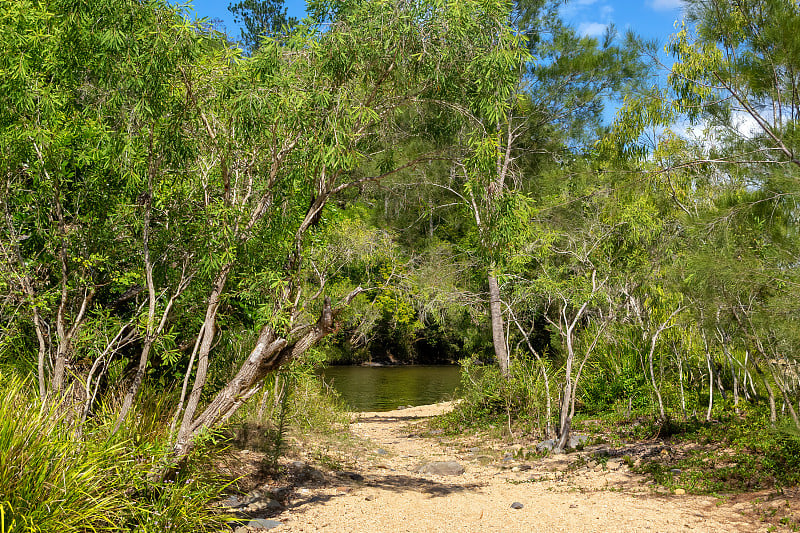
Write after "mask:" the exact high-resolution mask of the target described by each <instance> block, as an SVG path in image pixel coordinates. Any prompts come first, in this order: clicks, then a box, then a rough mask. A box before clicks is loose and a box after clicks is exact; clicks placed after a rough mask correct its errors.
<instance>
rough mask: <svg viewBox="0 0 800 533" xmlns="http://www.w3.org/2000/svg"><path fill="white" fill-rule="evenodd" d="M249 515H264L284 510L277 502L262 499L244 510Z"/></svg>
mask: <svg viewBox="0 0 800 533" xmlns="http://www.w3.org/2000/svg"><path fill="white" fill-rule="evenodd" d="M244 509H245V510H246V511H247V512H248V513H263V512H273V513H274V512H278V513H279V512H281V511H283V510H284V507H283V505H281V503H280V502H279V501H277V500H273V499H272V498H267V497H262V498H259V499H257V500H255V501H253V502H252V503H250V504H249V505H248V506H247V507H245V508H244Z"/></svg>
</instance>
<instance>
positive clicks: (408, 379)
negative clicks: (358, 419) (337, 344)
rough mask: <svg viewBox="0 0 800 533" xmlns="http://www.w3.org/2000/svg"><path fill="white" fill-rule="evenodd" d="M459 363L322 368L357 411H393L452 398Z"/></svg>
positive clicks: (333, 384)
mask: <svg viewBox="0 0 800 533" xmlns="http://www.w3.org/2000/svg"><path fill="white" fill-rule="evenodd" d="M460 370H461V368H460V367H459V366H455V365H451V366H387V367H367V366H330V367H328V368H325V369H324V370H321V371H320V374H321V375H322V377H323V379H324V380H325V382H326V383H327V384H328V385H330V386H332V387H333V388H334V389H335V390H336V391H337V392H338V393H339V394H340V395H341V397H342V399H343V400H344V401H345V403H346V404H347V405H348V406H349V407H350V408H351V409H352V410H354V411H391V410H392V409H397V408H398V407H401V406H404V405H412V406H414V405H426V404H431V403H436V402H441V401H444V400H450V399H452V398H453V396H454V395H455V393H456V389H457V388H458V384H459V380H460V377H461V374H460Z"/></svg>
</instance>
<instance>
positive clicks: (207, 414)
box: [174, 287, 361, 458]
mask: <svg viewBox="0 0 800 533" xmlns="http://www.w3.org/2000/svg"><path fill="white" fill-rule="evenodd" d="M360 292H361V288H360V287H359V288H358V289H356V291H353V293H351V294H350V295H349V296H348V297H347V298H346V299H345V302H346V303H349V302H350V301H351V300H352V298H353V297H354V296H355V295H356V294H358V293H360ZM337 312H338V309H337V310H333V309H331V302H330V298H326V299H325V304H324V306H323V310H322V313H321V315H320V318H319V320H318V321H317V322H316V324H314V325H313V326H311V327H310V328H308V331H306V332H305V334H304V335H302V336H301V337H300V338H299V339H298V340H297V341H295V342H292V343H289V342H288V341H287V340H286V339H284V338H281V337H279V336H277V335H276V334H275V332H274V330H273V329H272V328H271V327H270V326H264V327H263V328H261V332H260V333H259V337H258V341H257V342H256V346H255V348H253V350H252V351H251V352H250V356H249V357H248V358H247V360H246V361H245V363H244V364H243V365H242V366H241V368H240V369H239V371H238V372H237V374H236V376H235V377H234V378H233V379H232V380H230V381H229V382H228V384H227V385H226V386H225V387H224V388H223V389H222V390H221V391H219V392H218V393H217V395H216V396H215V397H214V399H213V400H212V401H211V403H210V404H209V405H208V406H207V407H206V408H205V409H204V410H203V412H202V413H201V414H200V415H199V416H197V417H196V418H191V419H188V420H187V418H186V413H189V410H188V408H187V410H186V413H185V414H184V422H183V424H182V425H181V429H180V431H179V433H178V440H177V442H176V444H175V449H174V450H175V455H176V456H177V457H179V458H180V457H183V456H185V455H186V454H187V453H189V452H190V451H191V449H192V446H193V445H194V440H195V437H197V435H199V434H200V433H201V432H202V431H203V430H204V429H206V428H210V427H214V426H216V425H218V424H221V423H224V422H225V421H227V420H228V419H229V418H230V417H231V416H232V415H233V414H234V413H235V412H236V410H237V409H239V407H241V405H242V404H244V402H246V401H247V400H248V399H250V398H251V397H252V396H253V395H254V394H256V393H257V392H258V391H259V389H260V388H261V383H262V381H263V379H264V378H265V377H266V376H267V374H269V373H271V372H273V371H275V370H277V369H278V368H280V367H281V366H282V365H283V364H285V363H286V362H288V361H291V360H292V359H296V358H298V357H300V356H301V355H303V354H304V353H305V352H306V351H307V350H308V349H309V348H311V347H313V346H314V345H315V344H317V343H318V342H319V341H320V340H322V339H323V338H324V337H325V336H326V335H328V334H329V333H331V332H332V331H334V329H335V323H334V318H335V316H336V314H337Z"/></svg>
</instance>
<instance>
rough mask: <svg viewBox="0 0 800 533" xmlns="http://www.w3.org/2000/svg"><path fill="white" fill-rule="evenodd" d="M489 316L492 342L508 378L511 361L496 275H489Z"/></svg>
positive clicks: (504, 373)
mask: <svg viewBox="0 0 800 533" xmlns="http://www.w3.org/2000/svg"><path fill="white" fill-rule="evenodd" d="M489 314H490V316H491V320H492V341H493V343H494V354H495V356H496V357H497V363H498V364H499V365H500V372H501V373H502V374H503V376H504V377H508V372H509V360H508V348H507V347H506V338H505V328H504V327H503V312H502V309H501V307H500V285H499V284H498V283H497V278H496V277H495V276H494V274H492V273H490V274H489Z"/></svg>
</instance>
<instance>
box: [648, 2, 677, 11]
mask: <svg viewBox="0 0 800 533" xmlns="http://www.w3.org/2000/svg"><path fill="white" fill-rule="evenodd" d="M647 4H648V5H649V6H650V8H652V9H654V10H655V11H673V10H676V9H681V8H682V7H683V0H648V2H647Z"/></svg>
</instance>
